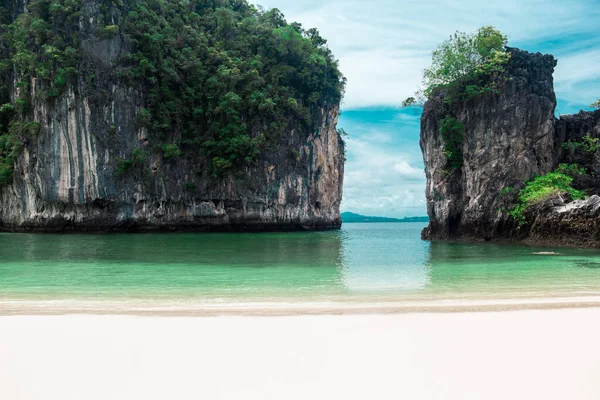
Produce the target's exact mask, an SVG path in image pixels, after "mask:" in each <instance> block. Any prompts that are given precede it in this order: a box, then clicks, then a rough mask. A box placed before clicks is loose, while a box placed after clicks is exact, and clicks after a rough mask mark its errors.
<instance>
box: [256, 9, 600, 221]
mask: <svg viewBox="0 0 600 400" xmlns="http://www.w3.org/2000/svg"><path fill="white" fill-rule="evenodd" d="M255 1H258V2H259V3H261V4H262V5H263V6H265V7H277V8H279V9H280V10H281V11H282V12H283V13H284V14H285V15H286V17H287V19H288V21H298V22H300V23H302V24H303V26H305V27H317V28H318V29H319V30H320V31H321V34H322V35H323V36H324V37H325V38H326V39H327V40H328V42H329V47H330V48H331V50H332V51H333V53H334V54H335V55H336V57H338V59H339V60H340V69H341V70H342V72H343V73H344V74H345V75H346V77H347V78H348V86H347V90H346V98H345V101H344V105H343V108H344V109H345V110H352V109H359V108H369V107H398V106H399V105H400V104H401V102H402V100H404V99H406V98H407V97H409V96H411V95H413V94H414V92H415V90H416V89H417V87H418V86H419V84H420V82H421V74H422V70H423V69H424V68H426V67H427V66H428V65H429V62H430V59H431V51H432V50H433V49H434V48H435V47H436V45H437V44H438V43H440V42H441V41H442V40H445V39H446V38H447V37H448V36H449V35H450V34H452V33H453V32H454V31H456V30H460V31H467V32H470V31H474V30H476V29H477V28H479V27H481V26H484V25H494V26H495V27H497V28H498V29H500V30H501V31H503V32H504V33H506V34H507V35H508V37H509V45H513V46H515V47H520V48H523V49H524V50H529V51H533V52H536V51H540V52H551V53H553V54H554V55H555V56H556V57H557V58H558V60H559V64H558V67H557V70H556V74H555V81H556V91H557V96H558V98H559V99H561V102H562V104H560V107H561V110H559V111H561V112H564V111H573V110H576V109H577V107H580V106H582V105H587V104H590V103H591V102H592V101H594V100H596V99H597V98H598V97H600V42H598V40H597V38H598V37H600V24H599V23H598V21H600V4H599V2H598V0H503V1H481V0H460V1H458V0H446V1H441V0H419V1H413V0H410V1H409V0H369V1H365V0H255ZM562 108H565V109H564V110H563V109H562ZM391 119H392V121H389V120H388V121H380V122H379V124H378V123H377V122H374V121H373V120H372V119H370V120H368V121H367V120H362V121H361V120H360V119H357V118H354V119H353V120H352V121H351V124H348V123H346V122H345V123H344V125H343V126H344V128H345V129H346V130H347V131H348V132H350V135H351V136H350V138H349V140H348V143H347V151H348V163H347V165H346V177H345V185H344V187H345V194H344V202H343V204H342V209H343V210H346V211H355V212H359V213H361V214H368V215H384V216H398V217H402V216H405V215H408V216H414V215H424V214H425V196H424V189H425V177H424V174H423V173H422V171H421V169H420V167H421V166H422V160H421V154H420V152H419V145H418V139H415V138H414V135H413V136H411V138H412V139H410V141H408V140H405V141H403V142H400V141H394V140H392V138H393V136H392V133H391V132H390V129H395V130H396V134H398V135H402V133H403V132H408V131H410V132H414V131H415V130H416V129H418V127H417V119H416V116H415V117H412V116H410V115H407V113H404V112H403V113H398V114H397V115H396V116H395V117H393V118H391ZM384 125H385V127H384Z"/></svg>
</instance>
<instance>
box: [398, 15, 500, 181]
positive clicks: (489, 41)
mask: <svg viewBox="0 0 600 400" xmlns="http://www.w3.org/2000/svg"><path fill="white" fill-rule="evenodd" d="M506 43H507V38H506V36H505V35H503V34H502V33H501V32H500V31H498V30H497V29H495V28H494V27H492V26H485V27H482V28H480V29H479V30H477V32H474V33H470V34H469V33H464V32H456V33H454V35H452V36H451V37H450V38H449V39H448V40H446V41H444V42H442V43H441V44H440V45H439V46H438V47H437V48H436V49H435V50H434V51H433V54H432V63H431V67H429V68H427V69H425V71H424V72H423V83H424V85H425V87H424V89H422V90H420V91H419V92H417V93H416V97H409V98H407V99H406V100H405V101H404V102H403V103H402V105H403V106H404V107H409V106H413V105H419V104H422V103H424V101H425V100H427V99H434V98H442V99H443V101H444V103H445V106H444V110H445V112H444V114H445V115H444V116H443V118H442V119H441V121H440V135H441V137H442V141H443V143H444V155H445V156H446V158H447V160H448V165H447V167H446V169H445V171H446V172H447V173H449V174H450V173H451V172H452V171H454V170H458V169H460V168H461V167H462V165H463V150H462V145H463V141H464V133H465V126H464V124H463V123H462V122H461V121H460V120H459V119H458V116H457V115H455V114H456V113H455V112H453V107H452V105H456V104H457V103H460V102H462V101H465V100H469V99H472V98H474V97H477V96H481V95H485V94H487V93H498V92H499V87H500V83H501V82H503V81H504V79H505V78H504V71H505V65H506V64H507V63H508V61H509V60H510V53H509V52H508V51H507V48H506Z"/></svg>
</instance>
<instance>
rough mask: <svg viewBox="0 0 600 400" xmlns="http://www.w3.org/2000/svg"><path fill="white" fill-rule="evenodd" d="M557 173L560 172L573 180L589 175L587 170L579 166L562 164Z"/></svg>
mask: <svg viewBox="0 0 600 400" xmlns="http://www.w3.org/2000/svg"><path fill="white" fill-rule="evenodd" d="M555 172H558V173H559V174H563V175H568V176H570V177H572V178H575V177H577V176H581V175H585V174H586V173H587V172H586V170H585V168H584V167H582V166H581V165H579V164H560V165H559V166H558V168H557V169H556V171H555Z"/></svg>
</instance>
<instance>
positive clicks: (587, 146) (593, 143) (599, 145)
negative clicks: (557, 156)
mask: <svg viewBox="0 0 600 400" xmlns="http://www.w3.org/2000/svg"><path fill="white" fill-rule="evenodd" d="M562 147H563V149H565V150H571V151H581V152H583V153H587V154H595V153H596V152H597V151H598V149H600V139H599V138H593V137H591V136H590V134H589V133H588V134H587V135H585V136H584V137H583V138H582V139H581V141H580V142H577V141H574V140H569V141H568V142H565V143H563V144H562Z"/></svg>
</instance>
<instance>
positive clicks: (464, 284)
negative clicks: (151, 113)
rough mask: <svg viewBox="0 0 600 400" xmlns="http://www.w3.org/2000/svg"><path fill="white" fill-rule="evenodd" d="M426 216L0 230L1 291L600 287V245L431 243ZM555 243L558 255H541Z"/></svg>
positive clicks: (228, 293) (294, 295)
mask: <svg viewBox="0 0 600 400" xmlns="http://www.w3.org/2000/svg"><path fill="white" fill-rule="evenodd" d="M423 227H424V224H421V223H398V224H346V225H345V226H344V228H343V229H342V230H341V231H339V232H323V233H293V234H144V235H125V234H123V235H33V234H0V299H1V300H7V299H17V300H18V299H34V300H35V299H74V300H82V299H155V298H161V299H180V300H199V301H208V302H210V301H215V302H219V301H230V300H232V299H235V300H290V299H293V300H305V299H311V300H312V299H315V300H324V299H328V300H335V299H344V300H348V299H365V298H369V299H445V298H499V297H500V298H502V297H506V298H512V297H515V296H517V297H518V296H584V295H599V294H600V251H595V250H578V249H552V248H551V249H549V248H535V247H527V246H512V245H495V244H464V243H429V242H424V241H421V240H420V231H421V229H422V228H423ZM540 251H544V252H548V251H555V252H558V253H560V254H558V255H537V254H534V253H536V252H540Z"/></svg>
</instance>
